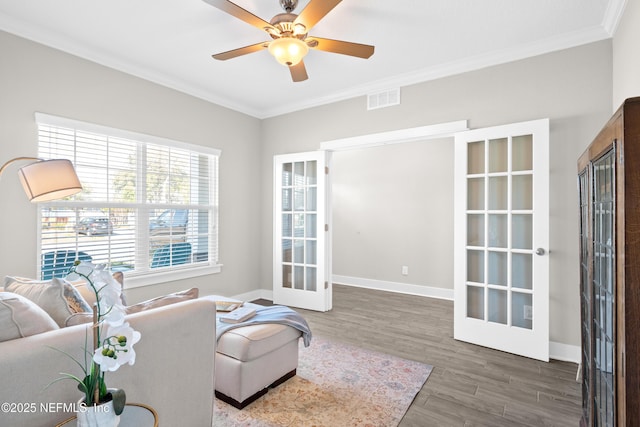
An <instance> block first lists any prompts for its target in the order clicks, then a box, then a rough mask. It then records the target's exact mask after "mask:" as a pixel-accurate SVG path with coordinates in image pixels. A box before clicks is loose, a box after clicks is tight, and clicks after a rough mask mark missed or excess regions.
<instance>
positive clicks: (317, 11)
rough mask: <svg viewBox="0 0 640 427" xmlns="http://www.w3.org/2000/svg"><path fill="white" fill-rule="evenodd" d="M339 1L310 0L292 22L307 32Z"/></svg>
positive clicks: (339, 0)
mask: <svg viewBox="0 0 640 427" xmlns="http://www.w3.org/2000/svg"><path fill="white" fill-rule="evenodd" d="M205 1H206V0H205ZM341 1H342V0H315V1H314V0H310V1H309V4H307V6H306V7H305V8H304V9H302V12H300V14H299V15H298V17H297V18H296V19H295V21H294V22H295V23H296V24H298V23H300V24H302V25H304V26H305V27H306V28H307V32H308V31H310V30H311V28H312V27H313V26H314V25H316V24H317V23H318V21H320V20H321V19H322V18H324V16H325V15H326V14H327V13H329V12H331V9H333V8H334V7H336V6H337V5H338V3H340V2H341Z"/></svg>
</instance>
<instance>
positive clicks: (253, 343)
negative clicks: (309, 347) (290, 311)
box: [215, 323, 302, 409]
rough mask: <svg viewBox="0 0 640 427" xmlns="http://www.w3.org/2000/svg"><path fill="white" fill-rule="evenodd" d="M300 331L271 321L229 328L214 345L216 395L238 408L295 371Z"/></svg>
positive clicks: (289, 376)
mask: <svg viewBox="0 0 640 427" xmlns="http://www.w3.org/2000/svg"><path fill="white" fill-rule="evenodd" d="M301 336H302V333H301V332H300V331H299V330H297V329H295V328H292V327H290V326H286V325H280V324H275V323H269V324H259V325H250V326H243V327H240V328H236V329H231V330H229V331H227V332H225V333H224V334H222V336H221V337H220V339H219V340H218V345H217V348H216V363H215V367H216V368H215V379H216V383H215V390H216V397H217V398H218V399H220V400H223V401H225V402H227V403H229V404H231V405H233V406H235V407H236V408H238V409H242V408H244V407H245V406H247V405H248V404H249V403H251V402H253V401H254V400H256V399H257V398H258V397H260V396H262V395H263V394H265V393H266V392H267V391H268V389H269V387H275V386H277V385H279V384H281V383H283V382H284V381H286V380H288V379H289V378H291V377H293V376H294V375H295V374H296V369H297V367H298V339H299V338H300V337H301Z"/></svg>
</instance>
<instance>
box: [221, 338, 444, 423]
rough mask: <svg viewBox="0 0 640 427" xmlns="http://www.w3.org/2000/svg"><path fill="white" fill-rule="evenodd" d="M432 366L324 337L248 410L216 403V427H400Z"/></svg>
mask: <svg viewBox="0 0 640 427" xmlns="http://www.w3.org/2000/svg"><path fill="white" fill-rule="evenodd" d="M431 369H432V367H431V366H430V365H425V364H422V363H419V362H414V361H410V360H405V359H401V358H398V357H394V356H390V355H386V354H382V353H378V352H375V351H370V350H366V349H362V348H358V347H354V346H351V345H347V344H343V343H340V342H337V341H333V340H329V339H326V338H321V337H314V338H313V340H312V342H311V345H310V346H309V347H307V348H305V347H304V346H303V345H302V344H300V356H299V362H298V375H296V376H295V377H293V378H291V379H290V380H288V381H287V382H285V383H284V384H281V385H279V386H278V387H276V388H273V389H270V390H269V392H268V393H267V394H266V395H264V396H263V397H261V398H259V399H258V400H256V401H255V402H253V403H251V404H250V405H248V406H247V407H245V408H244V409H243V410H242V411H240V410H238V409H236V408H234V407H233V406H231V405H228V404H226V403H224V402H222V401H220V400H218V399H216V400H215V415H214V420H215V422H214V425H215V426H216V427H240V426H242V427H275V426H282V427H306V426H309V427H311V426H313V427H321V426H326V427H351V426H366V427H393V426H397V425H398V423H399V422H400V420H401V419H402V417H403V416H404V414H405V412H406V411H407V409H408V408H409V405H411V402H412V401H413V399H414V397H415V396H416V394H417V393H418V391H420V389H421V388H422V386H423V385H424V383H425V381H426V380H427V378H428V377H429V374H430V373H431Z"/></svg>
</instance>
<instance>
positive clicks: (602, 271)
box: [590, 149, 616, 426]
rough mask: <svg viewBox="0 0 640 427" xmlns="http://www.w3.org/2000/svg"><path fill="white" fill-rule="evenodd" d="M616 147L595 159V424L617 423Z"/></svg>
mask: <svg viewBox="0 0 640 427" xmlns="http://www.w3.org/2000/svg"><path fill="white" fill-rule="evenodd" d="M615 158H616V157H615V150H614V149H611V150H610V151H609V152H607V154H605V155H604V156H602V157H601V158H599V159H598V160H597V161H595V162H593V166H592V170H593V200H592V207H591V211H592V215H593V218H592V219H591V223H592V232H593V254H592V268H593V273H592V276H591V280H590V282H591V296H592V301H591V304H590V307H591V309H592V310H593V312H592V324H591V331H592V336H591V337H590V339H591V340H593V341H592V342H593V349H592V351H593V357H592V358H591V361H592V363H593V366H592V369H593V371H594V374H593V375H594V378H593V384H592V387H593V418H594V419H593V421H594V422H593V425H597V426H613V425H615V389H616V381H615V380H616V378H615V372H616V370H615V364H616V361H615V354H616V349H615V326H616V325H615V313H616V306H615V285H616V284H615V233H614V230H615V164H616V162H615Z"/></svg>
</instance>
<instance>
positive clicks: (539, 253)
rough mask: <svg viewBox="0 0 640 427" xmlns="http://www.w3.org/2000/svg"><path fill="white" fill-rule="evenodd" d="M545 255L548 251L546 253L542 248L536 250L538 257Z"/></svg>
mask: <svg viewBox="0 0 640 427" xmlns="http://www.w3.org/2000/svg"><path fill="white" fill-rule="evenodd" d="M545 253H546V251H545V250H544V249H542V248H538V249H536V255H540V256H542V255H544V254H545Z"/></svg>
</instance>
